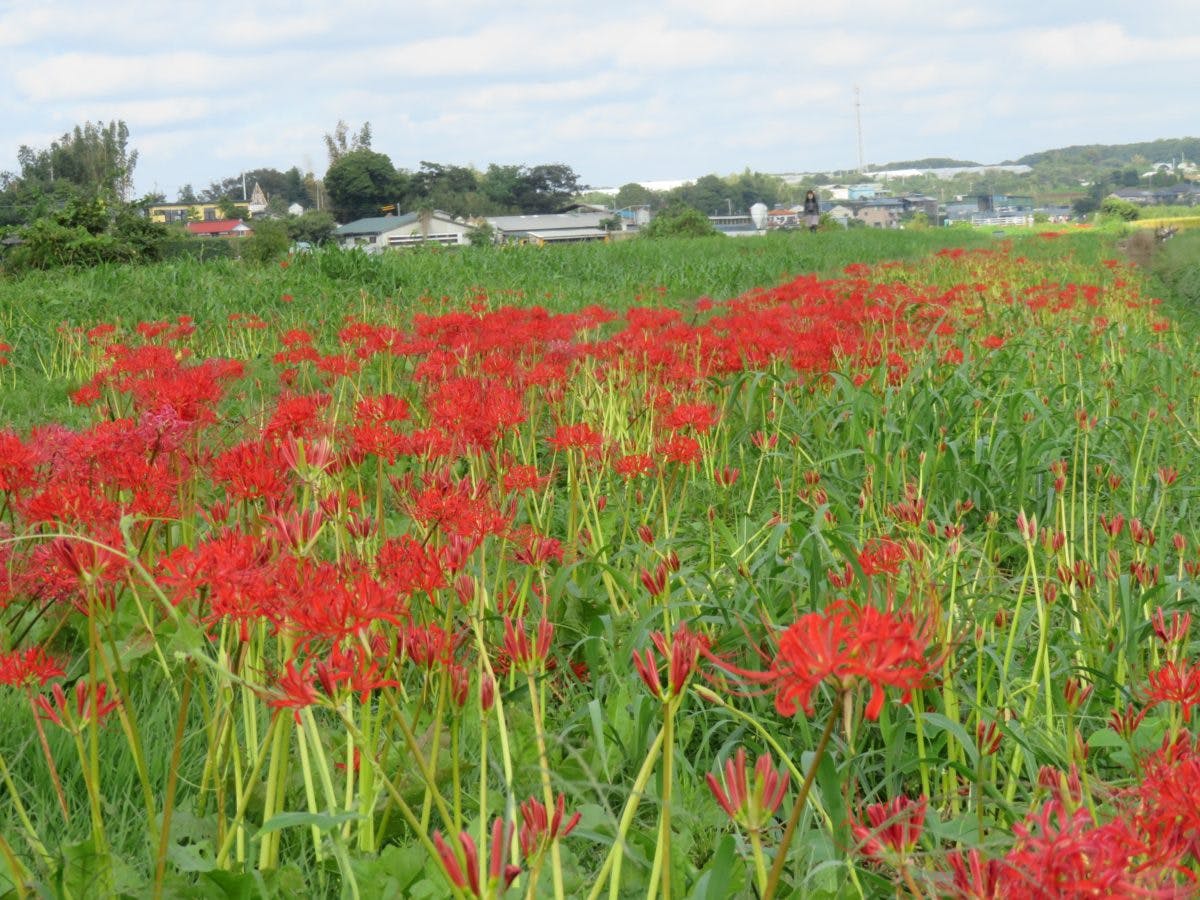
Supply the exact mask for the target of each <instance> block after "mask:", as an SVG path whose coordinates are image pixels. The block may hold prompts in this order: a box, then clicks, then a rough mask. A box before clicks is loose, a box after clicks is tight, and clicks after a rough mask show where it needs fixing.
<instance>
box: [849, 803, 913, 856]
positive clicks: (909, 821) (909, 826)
mask: <svg viewBox="0 0 1200 900" xmlns="http://www.w3.org/2000/svg"><path fill="white" fill-rule="evenodd" d="M927 804H928V801H927V800H926V798H925V797H921V798H920V799H919V800H910V799H909V798H908V797H906V796H904V795H903V794H901V795H900V796H898V797H893V798H892V799H891V800H889V801H887V802H886V803H872V804H871V805H870V806H868V807H867V822H866V823H862V822H855V823H853V824H852V825H851V830H852V831H853V833H854V837H855V838H856V839H857V840H858V844H859V850H860V852H861V853H862V854H863V855H864V856H866V857H867V858H868V859H873V860H875V861H877V862H887V863H890V864H893V865H902V864H904V862H905V861H906V860H907V859H908V857H909V855H910V854H911V853H912V851H913V849H914V848H915V847H916V846H917V841H919V840H920V839H921V832H922V831H924V829H925V809H926V806H927Z"/></svg>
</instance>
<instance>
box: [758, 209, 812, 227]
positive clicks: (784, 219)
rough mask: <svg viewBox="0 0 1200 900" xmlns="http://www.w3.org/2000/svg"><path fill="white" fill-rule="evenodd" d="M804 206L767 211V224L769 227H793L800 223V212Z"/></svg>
mask: <svg viewBox="0 0 1200 900" xmlns="http://www.w3.org/2000/svg"><path fill="white" fill-rule="evenodd" d="M803 209H804V207H797V208H796V209H787V208H786V207H785V208H782V209H773V210H771V211H770V212H768V213H767V225H768V226H769V227H771V228H794V227H796V226H797V225H799V224H800V213H801V212H802V211H803Z"/></svg>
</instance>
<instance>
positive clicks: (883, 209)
mask: <svg viewBox="0 0 1200 900" xmlns="http://www.w3.org/2000/svg"><path fill="white" fill-rule="evenodd" d="M903 216H904V204H902V203H901V202H900V201H899V200H892V201H890V202H888V201H882V200H876V201H874V202H873V203H865V204H863V205H862V206H860V207H859V208H858V210H857V211H856V212H855V213H854V218H856V219H858V221H860V222H862V223H863V224H864V225H866V226H867V227H868V228H899V227H900V219H901V218H902V217H903Z"/></svg>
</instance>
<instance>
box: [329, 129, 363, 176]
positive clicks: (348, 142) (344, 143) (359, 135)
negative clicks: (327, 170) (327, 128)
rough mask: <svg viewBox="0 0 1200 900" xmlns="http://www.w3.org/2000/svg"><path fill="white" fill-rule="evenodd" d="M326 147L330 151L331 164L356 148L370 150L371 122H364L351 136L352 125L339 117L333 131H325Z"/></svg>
mask: <svg viewBox="0 0 1200 900" xmlns="http://www.w3.org/2000/svg"><path fill="white" fill-rule="evenodd" d="M325 149H326V150H327V151H328V152H329V164H330V165H331V166H332V165H333V164H334V163H335V162H337V161H338V160H339V159H341V158H342V157H343V156H345V155H346V154H348V153H353V152H354V151H356V150H370V149H371V123H370V122H363V124H362V128H360V129H359V130H358V131H357V132H356V133H355V134H354V135H353V136H351V135H350V127H349V126H348V125H347V124H346V123H345V122H344V121H342V120H341V119H338V123H337V125H335V126H334V128H333V131H332V132H326V133H325Z"/></svg>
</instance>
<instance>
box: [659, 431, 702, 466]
mask: <svg viewBox="0 0 1200 900" xmlns="http://www.w3.org/2000/svg"><path fill="white" fill-rule="evenodd" d="M656 450H657V452H658V453H659V455H661V456H662V457H663V458H664V459H665V460H666V461H667V462H673V463H679V464H680V465H684V466H690V465H694V464H695V463H698V462H699V461H700V457H701V455H702V454H701V451H700V443H699V442H698V441H697V440H696V439H695V438H690V437H688V436H687V435H683V434H675V435H672V436H671V437H669V438H667V439H666V440H665V441H663V442H662V443H660V444H659V445H658V447H657V448H656Z"/></svg>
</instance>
